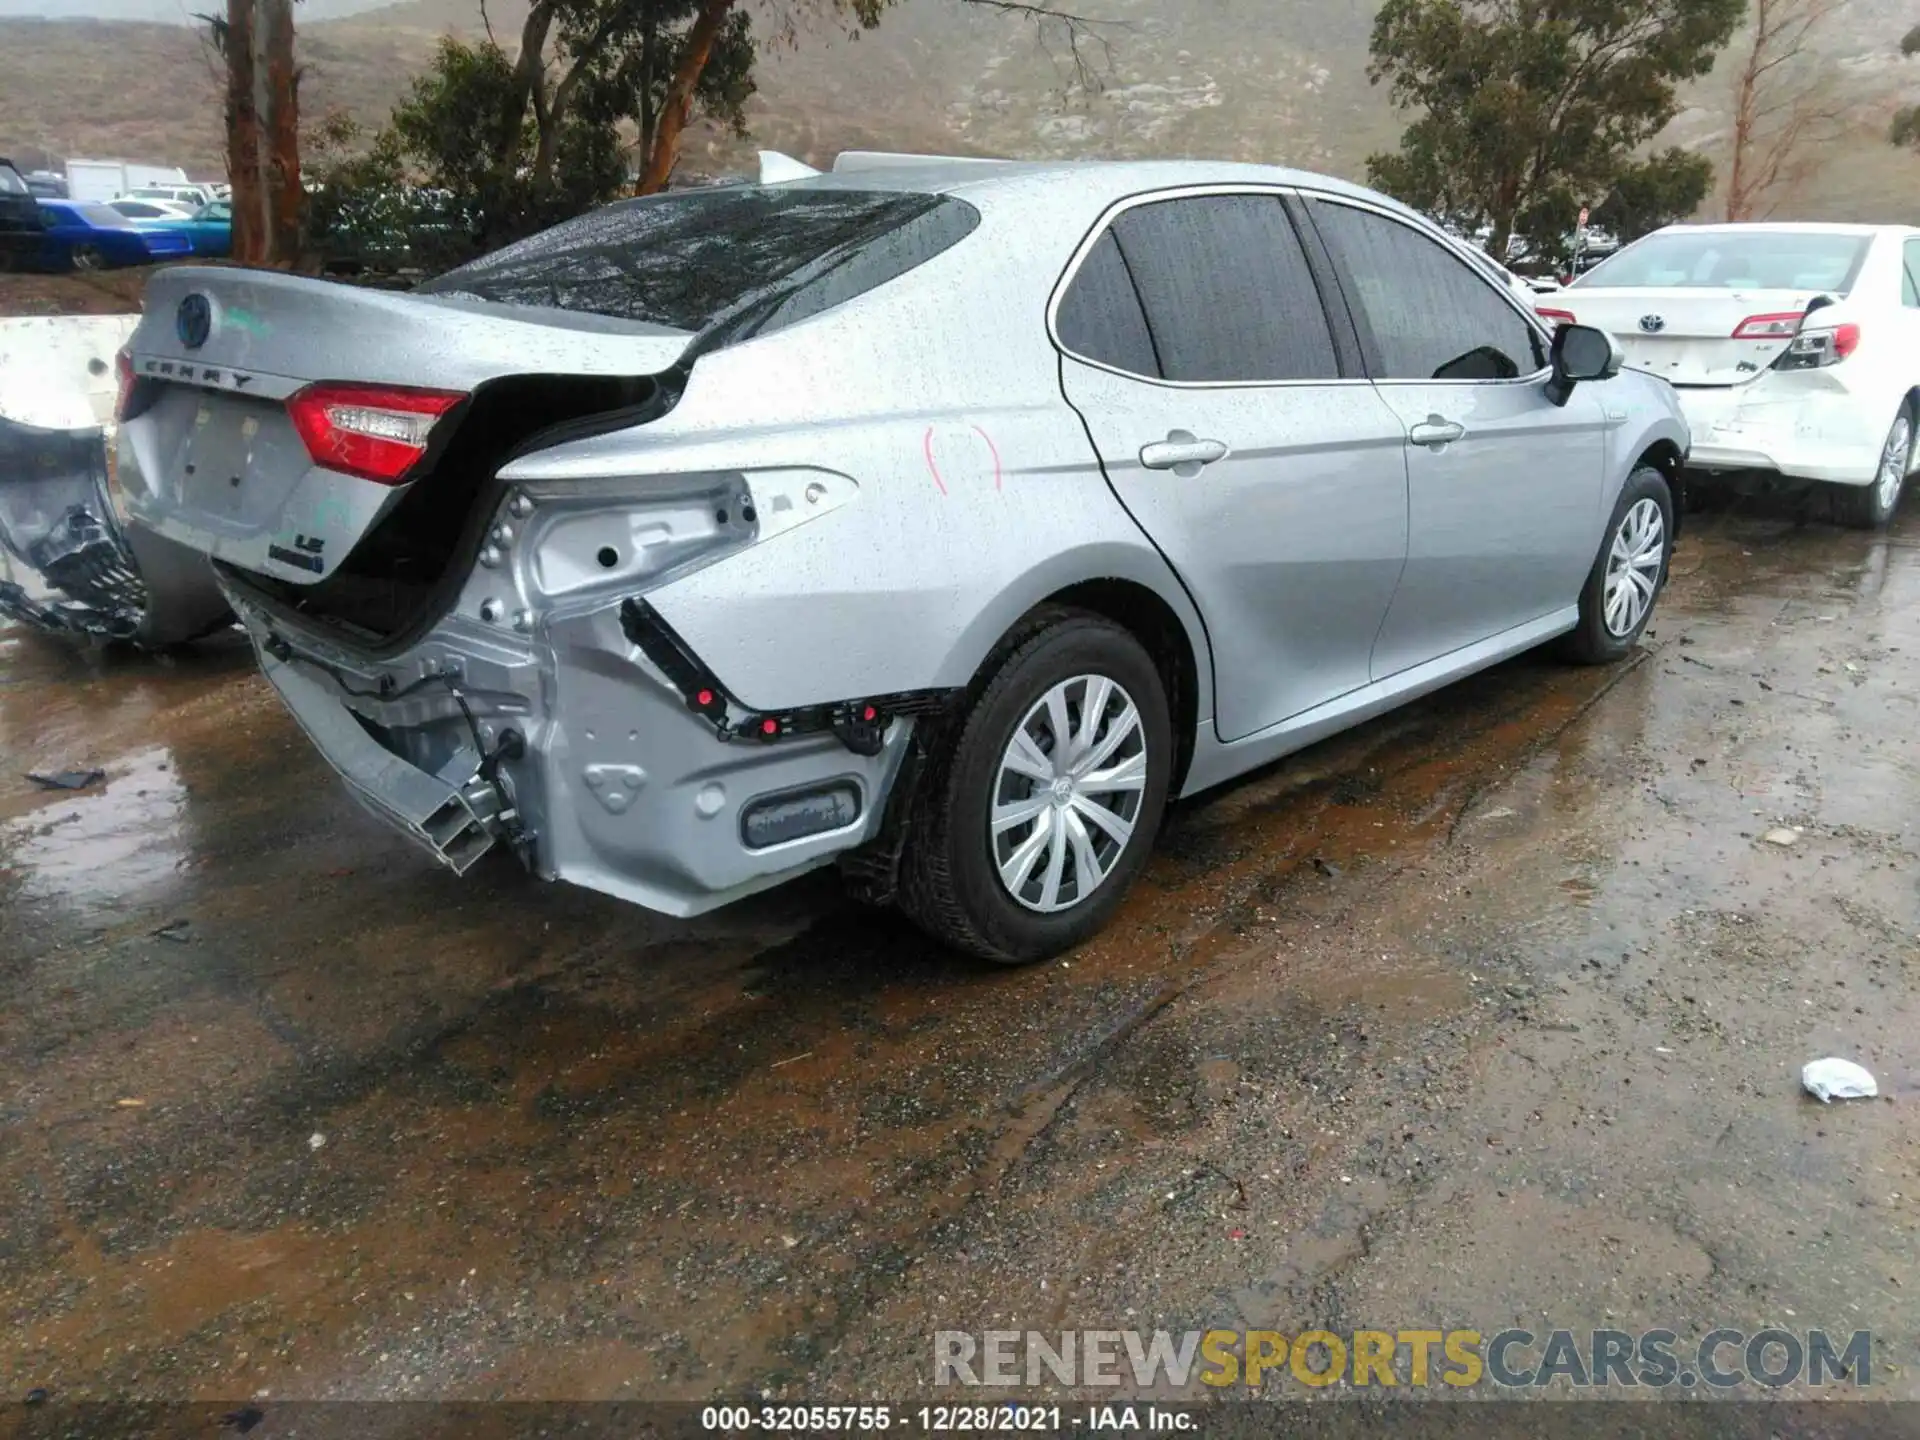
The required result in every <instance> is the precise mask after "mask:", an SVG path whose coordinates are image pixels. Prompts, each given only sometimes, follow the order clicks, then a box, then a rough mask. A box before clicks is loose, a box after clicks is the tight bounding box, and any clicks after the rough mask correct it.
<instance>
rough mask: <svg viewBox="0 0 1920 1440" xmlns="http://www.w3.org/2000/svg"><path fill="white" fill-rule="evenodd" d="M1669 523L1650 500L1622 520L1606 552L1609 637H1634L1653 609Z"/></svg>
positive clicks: (1636, 507)
mask: <svg viewBox="0 0 1920 1440" xmlns="http://www.w3.org/2000/svg"><path fill="white" fill-rule="evenodd" d="M1666 553H1667V522H1666V517H1665V516H1663V515H1662V514H1661V513H1660V507H1659V506H1658V505H1657V504H1655V503H1654V502H1653V501H1651V500H1636V501H1634V503H1633V505H1632V507H1631V508H1630V509H1629V510H1628V511H1627V513H1626V514H1625V515H1623V516H1622V517H1621V518H1620V528H1619V529H1618V530H1615V531H1614V532H1613V545H1612V547H1611V548H1610V549H1609V550H1608V551H1607V584H1606V592H1605V600H1606V612H1605V619H1606V625H1607V633H1608V634H1609V635H1612V636H1613V637H1614V638H1615V639H1618V638H1620V637H1622V636H1625V635H1631V634H1632V633H1633V632H1634V630H1635V629H1636V628H1638V626H1639V624H1640V622H1641V621H1642V620H1644V619H1645V618H1646V615H1647V611H1648V610H1649V609H1651V608H1652V606H1653V597H1654V595H1655V594H1656V593H1657V592H1658V591H1659V588H1660V567H1661V565H1662V564H1663V563H1665V560H1666Z"/></svg>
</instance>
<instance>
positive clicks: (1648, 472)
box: [1566, 465, 1673, 665]
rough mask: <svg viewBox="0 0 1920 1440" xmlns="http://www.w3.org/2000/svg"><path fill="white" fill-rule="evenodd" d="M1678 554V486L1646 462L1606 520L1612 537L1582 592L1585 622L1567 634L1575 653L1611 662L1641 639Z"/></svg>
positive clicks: (1581, 658) (1581, 659) (1589, 660)
mask: <svg viewBox="0 0 1920 1440" xmlns="http://www.w3.org/2000/svg"><path fill="white" fill-rule="evenodd" d="M1672 558H1673V492H1672V490H1671V489H1669V488H1668V486H1667V477H1666V476H1664V475H1662V474H1661V473H1660V472H1659V471H1658V470H1656V469H1654V468H1653V466H1651V465H1642V466H1641V467H1640V468H1639V469H1637V470H1635V471H1634V472H1633V474H1631V475H1630V476H1628V477H1627V483H1626V485H1625V486H1624V487H1623V488H1622V489H1621V491H1620V499H1619V501H1618V502H1617V503H1616V504H1615V505H1614V507H1613V518H1612V519H1611V520H1609V521H1608V522H1607V538H1606V540H1605V541H1604V542H1603V543H1602V545H1601V547H1600V555H1599V557H1598V558H1597V559H1596V560H1595V561H1594V562H1593V569H1592V571H1591V572H1589V574H1588V575H1587V584H1586V588H1585V589H1583V590H1582V591H1581V592H1580V623H1579V624H1578V625H1577V626H1575V627H1574V630H1573V633H1572V634H1571V635H1569V636H1568V637H1567V643H1566V650H1567V654H1568V655H1569V657H1570V658H1572V659H1573V660H1575V661H1577V662H1578V663H1580V664H1582V665H1606V664H1610V663H1612V662H1613V661H1615V660H1618V659H1620V658H1622V657H1623V656H1624V655H1626V654H1627V652H1628V651H1630V650H1632V649H1633V647H1634V646H1635V645H1637V644H1638V643H1639V641H1640V634H1641V632H1642V631H1643V630H1645V629H1646V628H1647V621H1648V620H1650V619H1651V618H1652V617H1653V606H1654V602H1655V601H1657V600H1658V599H1659V598H1660V592H1661V591H1662V590H1664V589H1665V588H1666V584H1667V565H1668V562H1669V561H1671V560H1672Z"/></svg>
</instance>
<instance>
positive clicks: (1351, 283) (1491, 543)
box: [1308, 198, 1625, 680]
mask: <svg viewBox="0 0 1920 1440" xmlns="http://www.w3.org/2000/svg"><path fill="white" fill-rule="evenodd" d="M1308 209H1309V213H1310V214H1311V215H1312V217H1313V222H1314V225H1315V227H1316V229H1317V230H1318V231H1319V232H1320V235H1321V236H1322V237H1323V238H1324V240H1325V241H1326V244H1327V247H1328V249H1329V250H1330V251H1331V252H1332V254H1333V259H1334V263H1335V267H1336V269H1337V271H1338V272H1339V275H1340V279H1341V284H1342V287H1343V289H1344V290H1345V292H1346V294H1347V298H1348V301H1349V305H1350V308H1351V310H1352V313H1353V319H1354V323H1355V325H1356V326H1357V327H1358V329H1359V331H1360V340H1361V345H1362V347H1363V349H1364V350H1365V353H1366V355H1367V358H1368V366H1369V369H1370V370H1371V371H1372V373H1373V376H1374V380H1375V385H1376V388H1377V389H1378V392H1379V394H1380V395H1381V396H1382V397H1383V398H1384V400H1385V401H1386V403H1387V404H1388V405H1389V406H1391V407H1392V408H1393V410H1394V412H1395V414H1396V415H1397V416H1398V417H1399V419H1400V421H1401V423H1402V425H1403V426H1404V428H1405V431H1406V434H1407V437H1408V438H1407V445H1406V451H1405V454H1406V468H1407V480H1408V504H1409V515H1410V526H1409V529H1410V534H1409V539H1408V553H1407V565H1406V571H1405V573H1404V575H1403V576H1402V577H1401V580H1400V586H1399V589H1398V591H1397V592H1396V593H1395V595H1394V597H1393V604H1392V608H1391V609H1390V610H1389V612H1388V614H1387V617H1386V623H1385V624H1384V625H1383V626H1382V627H1381V630H1380V636H1379V640H1378V643H1377V644H1376V645H1375V647H1374V653H1373V663H1372V673H1373V678H1375V679H1376V680H1378V679H1385V678H1386V677H1388V676H1390V675H1394V674H1397V673H1399V672H1400V671H1403V670H1407V669H1411V668H1412V667H1414V666H1416V665H1421V664H1424V663H1426V662H1427V661H1429V660H1435V659H1438V658H1440V657H1441V656H1443V655H1446V654H1449V653H1451V652H1452V651H1455V650H1458V649H1460V648H1462V647H1463V646H1467V645H1472V644H1474V643H1476V642H1477V641H1481V640H1485V639H1488V638H1489V637H1491V636H1494V635H1497V634H1499V633H1500V632H1501V631H1504V630H1509V629H1512V628H1513V627H1515V626H1518V625H1524V624H1526V623H1528V622H1529V621H1533V620H1539V619H1541V618H1543V617H1545V616H1547V615H1549V614H1551V613H1553V612H1554V611H1556V610H1560V609H1563V608H1564V607H1566V606H1568V605H1571V604H1573V603H1574V602H1575V600H1576V599H1577V598H1578V596H1579V592H1580V585H1581V581H1582V578H1583V577H1584V576H1585V574H1586V572H1587V569H1588V567H1589V566H1591V565H1592V563H1593V559H1594V554H1595V547H1596V546H1597V545H1598V543H1599V538H1600V529H1601V523H1600V522H1601V518H1602V517H1601V515H1600V513H1599V512H1600V506H1601V500H1602V487H1603V482H1604V476H1605V466H1606V446H1605V440H1606V437H1605V430H1604V427H1605V426H1606V425H1607V424H1608V423H1610V422H1609V420H1608V419H1607V417H1606V415H1605V413H1604V411H1603V409H1602V403H1601V399H1600V395H1601V390H1602V387H1601V386H1598V385H1581V386H1578V387H1576V388H1575V390H1574V393H1573V396H1572V398H1571V400H1570V401H1569V402H1568V403H1567V404H1566V405H1565V406H1564V407H1562V406H1556V405H1555V404H1553V403H1552V402H1551V401H1550V400H1548V399H1547V397H1546V393H1545V387H1546V381H1547V378H1548V370H1547V347H1546V340H1545V337H1544V336H1543V335H1542V334H1541V332H1540V329H1539V328H1538V326H1537V325H1536V324H1534V323H1533V321H1532V320H1531V319H1530V318H1529V317H1528V315H1527V314H1526V313H1525V309H1524V307H1523V306H1521V305H1520V303H1519V302H1518V301H1517V300H1516V299H1515V298H1514V296H1513V295H1512V293H1511V292H1510V291H1508V290H1507V289H1505V288H1504V287H1503V286H1500V285H1497V284H1496V283H1494V282H1493V281H1492V280H1491V279H1490V278H1489V277H1488V276H1487V274H1486V273H1485V271H1484V269H1483V268H1482V267H1480V266H1478V265H1476V264H1474V263H1472V262H1470V261H1469V260H1468V259H1467V258H1466V257H1465V256H1463V255H1460V254H1457V253H1456V252H1455V251H1454V250H1452V249H1451V248H1450V247H1449V246H1447V245H1445V244H1443V243H1442V242H1441V241H1440V239H1439V238H1437V237H1436V236H1433V235H1429V234H1428V233H1426V232H1425V231H1423V230H1420V229H1418V228H1416V227H1415V226H1413V225H1411V224H1409V223H1407V222H1406V221H1404V220H1402V219H1400V218H1398V217H1397V216H1393V215H1390V214H1388V213H1386V212H1385V211H1382V210H1376V209H1373V208H1371V207H1369V206H1365V205H1361V204H1357V203H1351V202H1348V201H1345V200H1337V199H1333V198H1319V199H1315V200H1313V201H1311V202H1310V204H1309V206H1308ZM1624 418H1625V417H1624V415H1623V416H1622V419H1624Z"/></svg>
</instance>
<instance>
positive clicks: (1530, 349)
mask: <svg viewBox="0 0 1920 1440" xmlns="http://www.w3.org/2000/svg"><path fill="white" fill-rule="evenodd" d="M1311 213H1312V215H1313V220H1314V224H1315V226H1317V227H1318V229H1319V230H1320V233H1321V236H1322V238H1323V239H1325V241H1326V242H1327V248H1328V249H1329V250H1331V251H1332V252H1333V257H1334V263H1335V264H1336V265H1338V266H1339V268H1340V273H1341V282H1342V283H1343V284H1344V285H1345V286H1346V287H1347V288H1348V290H1349V292H1350V293H1349V296H1348V298H1349V300H1350V301H1351V302H1352V304H1353V306H1354V308H1355V310H1356V312H1357V313H1356V314H1355V315H1354V323H1355V324H1356V325H1358V326H1359V327H1360V331H1361V338H1362V340H1363V342H1369V343H1368V346H1367V348H1368V350H1369V351H1370V353H1371V357H1372V358H1371V363H1372V365H1373V369H1374V378H1375V379H1379V380H1513V379H1517V378H1519V377H1520V376H1523V375H1531V374H1533V373H1534V372H1535V371H1537V370H1539V369H1540V367H1541V366H1543V365H1545V364H1546V359H1547V357H1546V353H1545V349H1544V347H1543V346H1542V344H1541V341H1540V336H1539V334H1538V332H1537V331H1535V329H1534V328H1533V326H1532V325H1530V324H1528V323H1527V321H1526V320H1525V319H1524V318H1523V317H1522V316H1521V314H1520V312H1519V311H1518V310H1517V309H1516V308H1515V307H1514V306H1513V304H1512V303H1510V302H1509V301H1508V299H1507V297H1506V295H1505V294H1504V293H1503V292H1502V291H1501V290H1499V289H1496V288H1495V282H1494V281H1493V280H1492V279H1491V277H1489V276H1488V275H1486V274H1485V273H1484V272H1483V271H1481V270H1479V269H1478V268H1476V267H1474V266H1472V265H1469V264H1468V262H1467V261H1465V260H1463V259H1461V258H1460V257H1459V256H1458V255H1455V254H1454V253H1453V252H1452V251H1450V250H1448V249H1447V248H1446V247H1445V246H1443V245H1441V244H1440V243H1439V242H1438V241H1436V240H1433V239H1431V238H1429V237H1428V236H1425V235H1422V234H1421V233H1420V232H1419V231H1417V230H1415V229H1414V228H1413V227H1412V226H1410V225H1403V224H1401V223H1400V222H1399V221H1397V220H1392V219H1389V218H1388V217H1386V216H1384V215H1377V214H1374V213H1373V212H1372V211H1369V210H1360V209H1356V208H1355V207H1354V206H1351V205H1336V204H1331V203H1328V202H1326V201H1322V200H1315V201H1313V202H1312V206H1311Z"/></svg>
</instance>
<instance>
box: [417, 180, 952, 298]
mask: <svg viewBox="0 0 1920 1440" xmlns="http://www.w3.org/2000/svg"><path fill="white" fill-rule="evenodd" d="M979 220H980V216H979V212H977V211H976V210H975V209H974V208H973V207H972V206H971V205H968V204H967V203H966V202H964V201H961V200H955V199H953V198H952V197H950V196H944V195H922V194H911V193H901V192H897V191H863V190H831V189H819V190H795V189H787V188H778V189H776V188H773V187H770V186H758V185H734V186H724V187H716V188H713V189H703V190H695V191H683V192H679V193H676V194H672V195H661V196H653V197H650V198H648V199H644V200H629V201H624V202H622V203H620V204H617V205H610V206H608V207H607V208H605V209H603V210H596V211H594V212H593V213H592V214H589V215H582V216H580V217H579V218H578V219H576V220H569V221H568V222H567V223H566V224H564V225H559V226H556V227H555V228H553V229H552V230H548V231H546V232H544V233H543V234H539V235H535V236H533V237H532V238H531V239H527V240H522V241H521V242H519V243H518V244H516V245H509V246H508V247H507V248H506V249H504V250H499V251H496V252H495V253H494V254H492V255H488V256H485V257H483V258H481V259H479V260H475V261H473V262H472V263H471V264H468V265H463V266H461V267H460V268H459V269H457V270H450V271H448V272H447V273H446V274H444V275H441V276H437V277H436V278H434V279H432V280H429V281H427V282H425V283H424V284H422V285H421V286H420V287H419V290H420V292H421V293H424V294H429V295H470V296H474V297H476V298H478V299H482V300H491V301H496V302H499V303H501V304H506V305H542V306H548V307H551V308H554V309H559V310H575V311H581V312H584V313H587V314H592V315H607V316H612V317H614V318H617V319H621V320H641V321H647V322H650V323H652V324H656V325H667V326H671V327H672V328H674V329H676V330H688V331H699V330H704V329H706V328H707V327H708V326H709V325H712V324H714V323H715V322H717V321H722V320H727V319H729V318H731V317H734V316H736V315H739V314H741V313H743V312H745V311H748V310H763V311H765V312H766V313H765V314H763V315H761V316H760V318H759V320H758V321H757V323H756V325H755V328H756V329H759V330H768V329H775V328H778V327H779V326H781V325H788V324H792V323H793V322H795V321H797V320H800V319H804V318H805V317H806V316H808V315H811V314H817V313H818V312H820V311H821V310H825V309H829V308H831V307H832V306H834V305H838V304H843V303H844V302H846V301H847V300H850V299H852V298H853V297H854V296H855V295H858V294H861V293H863V292H865V291H867V290H871V289H873V288H874V287H875V286H877V285H881V284H884V283H886V282H887V281H888V280H891V279H894V278H895V277H897V276H900V275H904V274H905V273H906V272H907V271H909V270H911V269H913V268H914V267H915V266H916V265H921V264H924V263H925V262H926V261H928V260H931V259H932V258H933V257H934V256H935V255H938V254H939V253H940V252H941V251H943V250H946V249H948V248H949V247H951V246H952V245H954V244H956V243H957V242H958V241H959V240H961V239H962V238H963V237H964V236H966V235H967V234H968V233H969V232H971V231H972V230H973V228H974V227H975V226H976V225H977V224H978V223H979ZM759 302H765V303H764V304H761V303H759Z"/></svg>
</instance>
